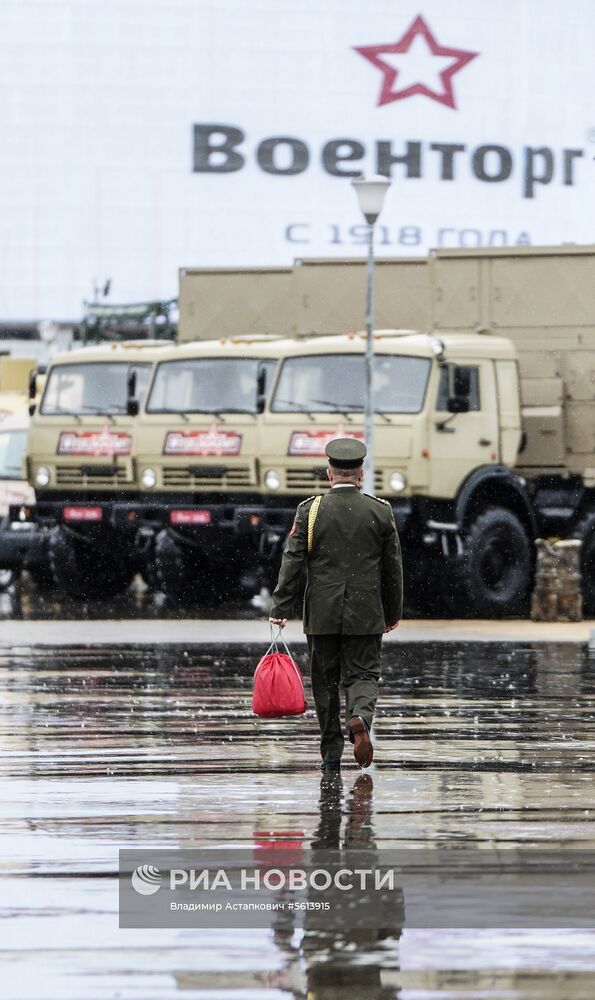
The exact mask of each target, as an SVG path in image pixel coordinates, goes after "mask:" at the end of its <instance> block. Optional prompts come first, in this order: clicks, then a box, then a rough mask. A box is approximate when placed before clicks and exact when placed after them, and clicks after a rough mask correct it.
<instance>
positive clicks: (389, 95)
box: [355, 15, 479, 108]
mask: <svg viewBox="0 0 595 1000" xmlns="http://www.w3.org/2000/svg"><path fill="white" fill-rule="evenodd" d="M355 51H356V52H359V54H360V55H362V56H363V57H364V59H368V60H369V62H371V63H372V65H373V66H376V67H377V69H379V70H381V72H382V73H383V74H384V78H383V80H382V87H381V90H380V97H379V98H378V106H379V107H380V106H381V105H383V104H390V103H391V102H392V101H402V100H403V99H404V98H405V97H413V95H414V94H424V95H425V96H426V97H430V98H431V99H432V100H433V101H438V103H439V104H445V105H446V106H447V107H448V108H456V103H455V97H454V93H453V89H452V78H453V76H454V75H455V73H458V72H459V70H460V69H462V68H463V66H466V65H467V63H469V62H471V60H472V59H475V57H476V56H477V55H479V53H478V52H466V51H465V50H464V49H449V48H445V47H444V46H443V45H438V42H437V41H436V39H435V38H434V36H433V34H432V32H431V31H430V29H429V27H428V25H427V24H426V22H425V21H424V19H423V17H421V15H420V16H419V17H416V18H415V20H414V21H413V23H412V24H411V26H410V27H409V28H408V29H407V31H406V32H405V34H404V35H403V37H402V38H400V39H399V41H398V42H394V43H393V44H392V45H364V46H361V47H360V46H357V47H356V48H355ZM413 54H415V55H417V57H418V60H419V59H420V58H424V57H425V61H426V64H427V63H429V64H430V67H431V72H432V76H433V78H434V79H433V81H432V82H433V83H435V84H436V86H428V84H427V83H426V82H422V79H421V77H422V76H423V75H424V74H423V73H422V74H420V72H419V69H418V70H417V73H418V75H413V76H412V75H411V68H412V67H411V68H409V72H407V69H408V67H407V60H408V58H409V57H411V56H412V55H413ZM383 56H384V58H382V57H383ZM401 57H404V58H401ZM418 65H419V62H418ZM430 67H428V68H430ZM395 84H397V86H396V87H395Z"/></svg>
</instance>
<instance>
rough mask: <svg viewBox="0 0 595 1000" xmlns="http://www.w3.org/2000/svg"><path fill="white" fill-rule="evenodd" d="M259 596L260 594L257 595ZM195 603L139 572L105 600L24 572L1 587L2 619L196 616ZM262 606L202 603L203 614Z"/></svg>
mask: <svg viewBox="0 0 595 1000" xmlns="http://www.w3.org/2000/svg"><path fill="white" fill-rule="evenodd" d="M257 600H258V598H257ZM196 614H197V609H196V607H194V606H192V607H183V606H181V605H178V604H171V603H169V602H168V600H167V598H166V597H165V594H162V593H161V592H160V591H153V590H150V589H149V588H148V587H147V586H146V585H145V583H144V582H143V580H142V579H141V577H140V576H137V577H135V579H134V581H133V583H132V585H131V586H130V588H129V590H127V591H126V593H124V594H119V595H117V596H115V597H110V598H107V599H105V600H99V599H97V598H94V599H93V600H90V601H75V600H73V599H72V598H70V597H66V596H65V595H64V594H60V593H58V592H57V591H55V590H53V589H50V588H39V587H37V586H36V585H35V584H34V583H32V582H31V580H30V579H29V577H28V576H27V574H23V576H22V577H21V579H20V580H19V582H18V583H17V584H15V585H13V586H11V587H10V588H9V589H8V590H4V591H0V621H10V620H12V619H17V620H18V619H29V620H41V621H43V620H46V619H47V620H50V621H53V620H55V619H57V618H59V619H62V620H63V619H66V620H69V621H70V620H78V619H81V618H86V619H94V620H103V619H105V620H112V621H113V620H114V619H135V618H143V619H151V618H155V619H163V618H165V619H168V618H195V617H196ZM262 614H263V612H262V607H261V606H260V605H259V606H258V607H254V606H253V604H252V599H251V598H248V597H245V598H242V597H237V598H236V599H234V600H229V601H224V602H223V603H219V604H217V606H216V607H206V606H205V607H201V608H200V617H201V618H212V619H215V618H216V619H221V618H234V619H251V618H262Z"/></svg>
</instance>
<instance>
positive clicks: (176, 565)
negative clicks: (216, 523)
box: [154, 529, 219, 605]
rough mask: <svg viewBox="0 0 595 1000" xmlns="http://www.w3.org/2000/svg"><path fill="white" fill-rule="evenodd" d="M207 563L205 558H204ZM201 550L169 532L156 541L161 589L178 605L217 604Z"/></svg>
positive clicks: (156, 561)
mask: <svg viewBox="0 0 595 1000" xmlns="http://www.w3.org/2000/svg"><path fill="white" fill-rule="evenodd" d="M204 559H205V562H206V556H205V557H204ZM202 563H203V559H202V558H201V554H200V551H199V550H198V549H195V548H194V547H193V546H191V545H185V544H184V543H183V542H182V541H179V540H178V539H177V538H175V537H174V535H172V534H171V533H170V532H169V531H167V530H166V529H165V530H163V531H160V532H159V534H158V535H157V538H156V540H155V560H154V567H155V576H156V579H157V582H158V585H159V589H160V590H162V591H163V593H164V594H165V595H166V597H168V598H169V599H170V600H171V601H174V602H175V603H177V604H197V603H200V604H206V605H209V604H216V603H217V601H218V600H219V593H218V591H217V589H216V588H215V586H214V584H213V581H212V577H211V576H210V575H206V574H205V570H204V565H201V564H202Z"/></svg>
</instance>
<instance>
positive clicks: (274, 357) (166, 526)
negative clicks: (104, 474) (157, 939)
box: [130, 336, 290, 603]
mask: <svg viewBox="0 0 595 1000" xmlns="http://www.w3.org/2000/svg"><path fill="white" fill-rule="evenodd" d="M289 347H290V344H289V343H287V342H286V341H282V340H278V339H275V338H271V337H258V336H254V337H236V338H220V339H218V340H211V341H204V342H197V343H189V344H180V345H179V346H176V347H172V348H170V349H169V350H168V351H165V352H164V353H163V354H162V356H161V358H160V360H159V361H158V362H157V364H156V366H155V369H154V373H153V377H152V379H151V382H150V385H149V388H148V391H147V394H146V401H145V404H144V406H143V409H142V413H141V415H140V416H139V419H138V422H137V428H136V432H135V440H136V444H135V456H136V467H137V470H138V478H139V484H140V489H141V496H139V497H138V498H135V502H133V503H132V504H131V506H130V513H131V515H132V516H134V517H135V518H136V521H137V524H138V525H139V526H140V530H141V531H142V532H143V534H144V537H145V538H146V539H147V540H148V543H147V544H148V545H149V546H150V552H151V560H150V565H151V566H152V577H151V578H152V579H153V580H154V582H155V584H156V585H157V586H158V587H159V588H160V589H161V590H163V591H164V592H165V593H166V594H167V595H168V596H169V597H170V598H172V599H174V600H176V601H178V600H194V601H197V600H198V601H202V602H203V603H210V602H213V601H218V600H221V599H223V598H224V597H225V596H232V595H233V596H236V595H237V593H238V588H239V585H240V583H241V582H242V579H243V578H244V577H247V578H248V580H246V581H245V582H246V585H251V586H252V587H255V586H256V585H257V582H258V566H259V563H260V561H261V560H262V558H263V555H264V551H263V544H264V536H263V533H262V529H261V522H262V517H261V516H260V515H259V514H258V513H256V511H255V510H254V503H255V502H256V504H257V505H259V506H260V505H261V501H260V483H261V476H260V458H259V455H260V432H259V414H260V413H261V412H262V409H263V408H264V404H265V401H266V397H267V394H268V391H269V389H270V385H271V384H272V380H273V377H274V373H275V370H276V367H277V362H278V359H279V358H280V357H283V356H284V354H285V353H286V351H287V350H288V348H289ZM152 536H154V538H155V543H154V547H153V545H152V543H151V538H152ZM259 550H260V551H259ZM250 578H252V579H251V582H249V581H250Z"/></svg>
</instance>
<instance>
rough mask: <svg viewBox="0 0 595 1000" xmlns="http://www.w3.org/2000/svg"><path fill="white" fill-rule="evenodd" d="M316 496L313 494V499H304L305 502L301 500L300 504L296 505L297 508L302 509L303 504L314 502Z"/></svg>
mask: <svg viewBox="0 0 595 1000" xmlns="http://www.w3.org/2000/svg"><path fill="white" fill-rule="evenodd" d="M317 495H318V494H316V493H315V494H314V496H313V497H306V499H305V500H301V501H300V503H299V504H298V507H303V506H304V504H305V503H310V500H315V499H316V497H317Z"/></svg>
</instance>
